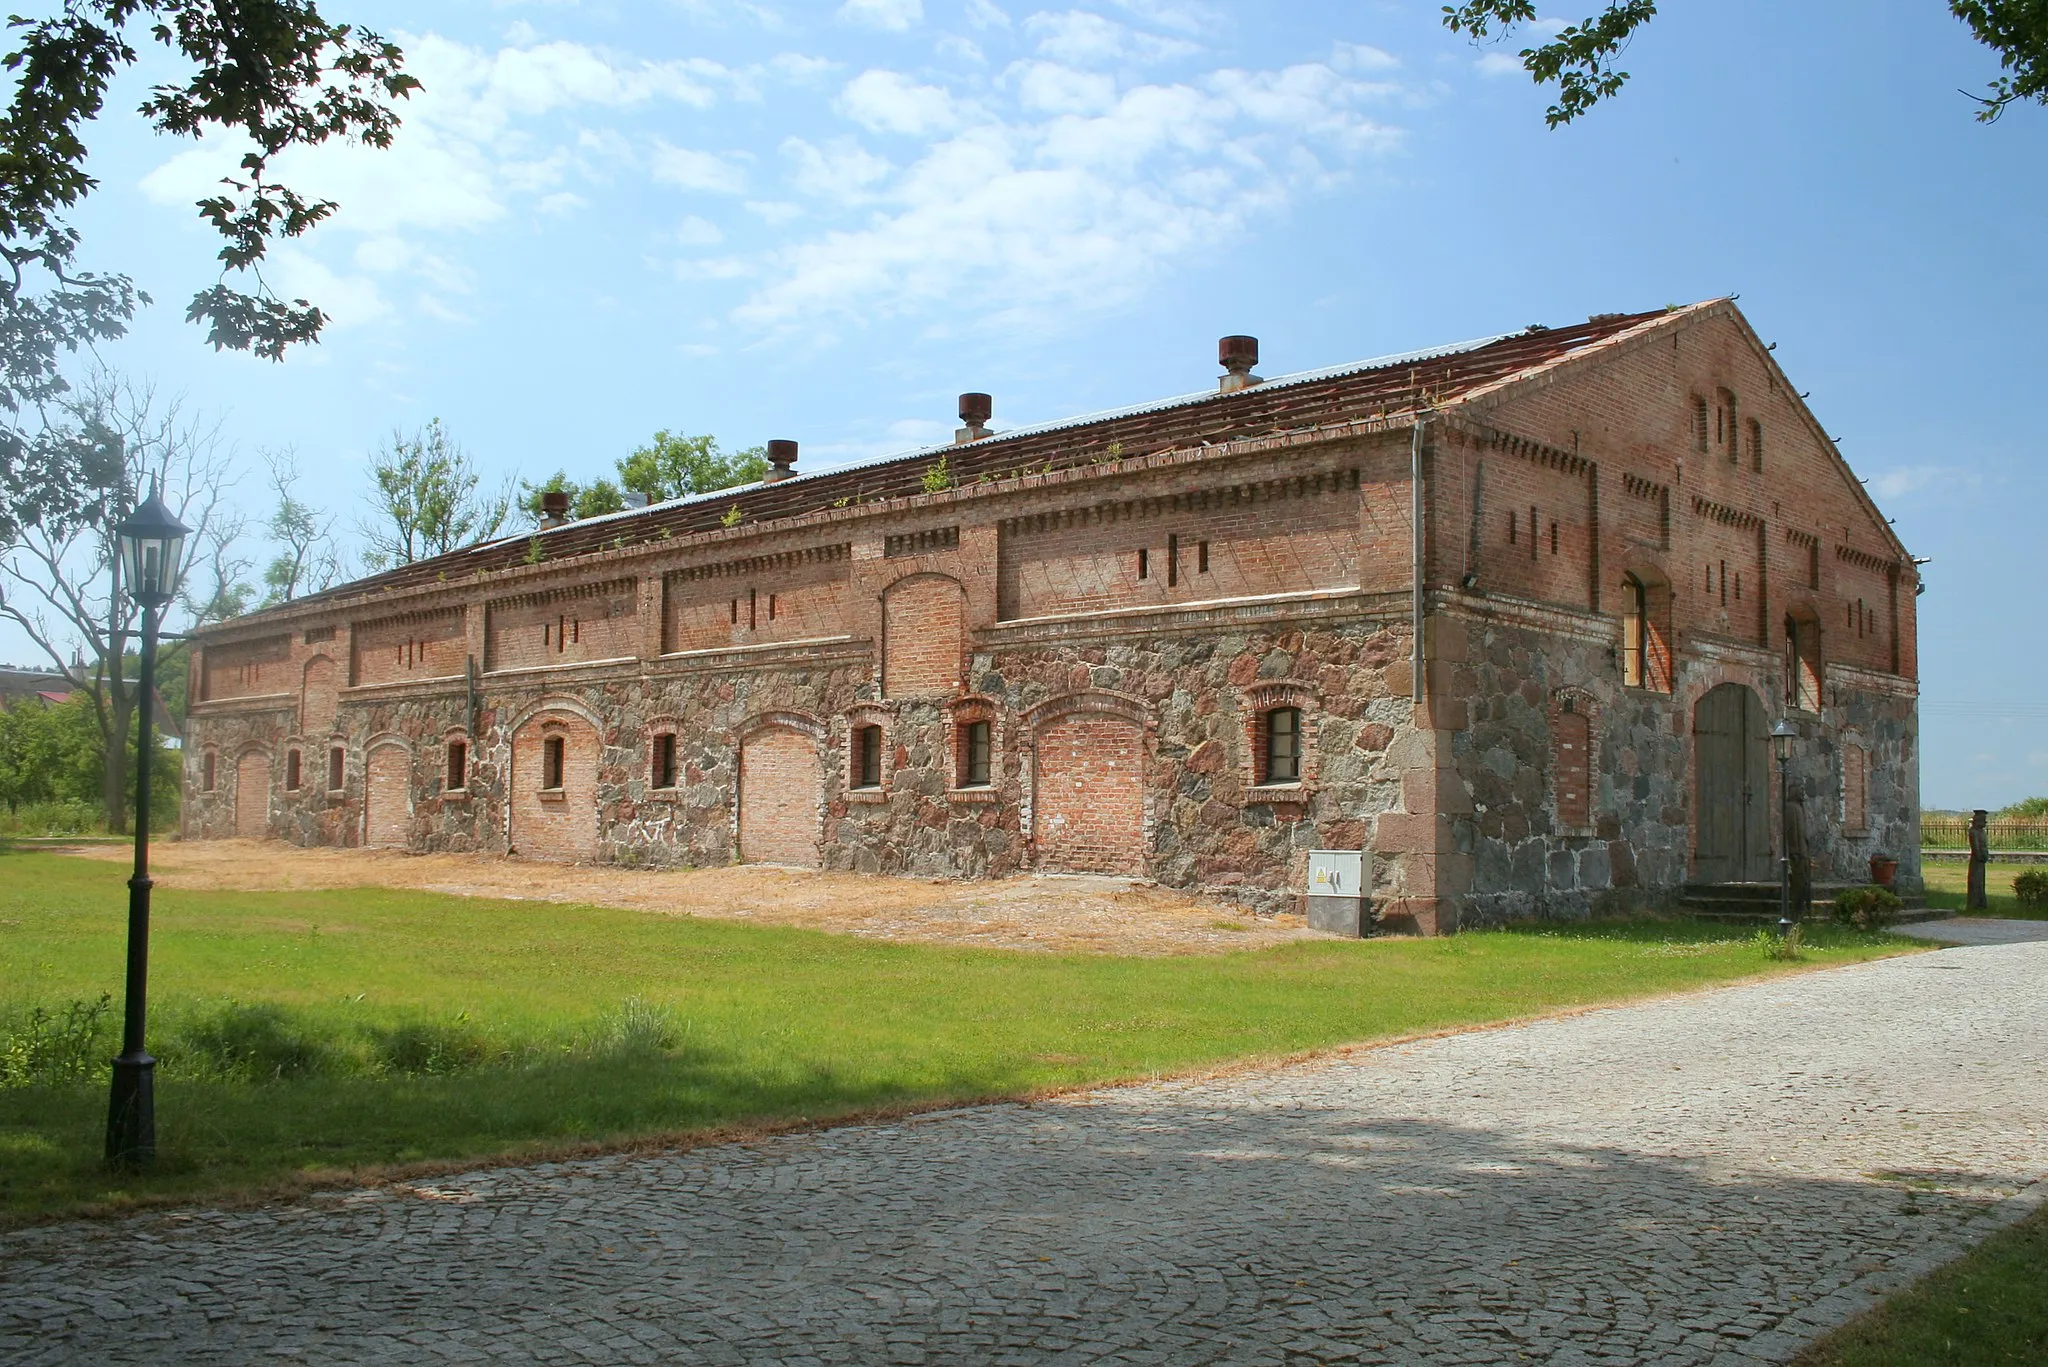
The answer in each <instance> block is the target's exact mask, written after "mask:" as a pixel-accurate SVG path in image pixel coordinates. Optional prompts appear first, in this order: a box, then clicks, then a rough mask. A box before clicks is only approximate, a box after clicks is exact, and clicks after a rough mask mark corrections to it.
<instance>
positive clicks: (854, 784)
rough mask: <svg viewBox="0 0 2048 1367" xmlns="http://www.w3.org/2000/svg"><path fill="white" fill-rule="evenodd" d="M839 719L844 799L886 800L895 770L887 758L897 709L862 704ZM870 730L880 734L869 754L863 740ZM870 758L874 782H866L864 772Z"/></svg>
mask: <svg viewBox="0 0 2048 1367" xmlns="http://www.w3.org/2000/svg"><path fill="white" fill-rule="evenodd" d="M841 716H842V717H843V719H844V721H845V723H846V733H845V734H846V744H845V746H844V747H843V750H844V753H845V756H846V776H845V787H846V790H847V796H848V797H850V798H853V799H854V800H855V801H859V802H880V801H883V800H885V799H886V797H887V795H888V791H889V775H890V772H891V771H892V770H893V769H894V767H895V766H894V765H893V764H891V763H890V759H891V756H892V755H893V753H894V750H895V742H896V709H895V708H894V707H893V706H891V705H890V704H888V703H885V702H862V703H855V704H854V705H853V706H851V707H849V708H847V709H846V711H845V712H844V713H842V714H841ZM870 728H873V729H874V730H876V731H879V732H881V736H880V738H879V739H876V740H874V741H873V744H874V745H875V746H876V749H875V750H874V752H873V753H872V755H871V754H870V752H868V751H867V750H865V749H864V748H863V747H864V746H865V745H866V744H868V743H869V742H868V740H866V739H864V737H865V736H866V733H867V732H868V730H869V729H870ZM820 739H822V737H821V738H820ZM870 759H872V761H873V777H874V780H875V781H874V782H873V783H869V782H868V781H867V778H868V775H867V774H866V773H864V772H863V769H864V766H866V765H867V764H868V762H869V761H870Z"/></svg>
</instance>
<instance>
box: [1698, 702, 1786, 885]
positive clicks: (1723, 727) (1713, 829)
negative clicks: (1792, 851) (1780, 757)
mask: <svg viewBox="0 0 2048 1367" xmlns="http://www.w3.org/2000/svg"><path fill="white" fill-rule="evenodd" d="M1692 738H1693V780H1694V793H1695V802H1694V813H1693V831H1694V840H1693V876H1694V877H1695V878H1697V879H1698V880H1699V881H1700V882H1702V883H1732V882H1768V881H1769V880H1770V879H1771V877H1772V870H1771V826H1770V820H1771V769H1770V764H1771V745H1770V736H1769V733H1768V732H1767V731H1766V729H1765V726H1764V705H1763V703H1762V701H1761V700H1759V699H1758V697H1757V695H1756V692H1755V691H1754V690H1753V689H1750V688H1747V687H1745V686H1744V685H1742V684H1732V683H1731V684H1722V685H1721V686H1720V687H1718V688H1715V689H1712V690H1710V691H1709V692H1708V693H1707V695H1706V696H1705V697H1703V698H1701V699H1700V700H1699V704H1698V706H1696V707H1695V708H1694V709H1693V723H1692Z"/></svg>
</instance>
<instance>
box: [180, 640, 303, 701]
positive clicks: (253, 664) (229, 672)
mask: <svg viewBox="0 0 2048 1367" xmlns="http://www.w3.org/2000/svg"><path fill="white" fill-rule="evenodd" d="M291 658H292V638H291V637H290V636H265V637H262V638H260V639H258V640H254V641H237V642H235V643H234V644H232V645H222V646H214V647H212V648H210V649H208V650H207V651H206V652H205V654H204V655H203V656H202V657H201V660H200V697H201V698H202V699H203V700H205V701H207V702H213V701H216V700H219V699H224V698H249V697H257V696H261V695H265V694H271V693H289V692H291V691H292V688H293V685H294V684H295V683H296V682H297V681H296V679H294V678H293V669H292V663H291Z"/></svg>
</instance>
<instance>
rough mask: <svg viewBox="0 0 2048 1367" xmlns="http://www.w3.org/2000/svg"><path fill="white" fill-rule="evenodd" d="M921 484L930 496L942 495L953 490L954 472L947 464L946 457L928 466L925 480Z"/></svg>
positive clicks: (941, 457)
mask: <svg viewBox="0 0 2048 1367" xmlns="http://www.w3.org/2000/svg"><path fill="white" fill-rule="evenodd" d="M920 482H921V483H922V484H923V485H924V491H925V492H926V493H928V494H942V493H944V492H946V490H948V489H950V488H952V487H953V470H952V467H951V466H949V465H948V464H947V463H946V457H945V456H940V457H939V458H938V459H937V460H935V461H933V462H932V463H931V464H930V465H929V466H927V467H926V468H925V472H924V478H923V480H921V481H920Z"/></svg>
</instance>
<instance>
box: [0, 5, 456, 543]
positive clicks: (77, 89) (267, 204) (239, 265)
mask: <svg viewBox="0 0 2048 1367" xmlns="http://www.w3.org/2000/svg"><path fill="white" fill-rule="evenodd" d="M46 8H48V9H50V10H53V11H55V12H54V13H49V14H46V15H45V16H44V17H42V18H34V17H27V18H24V17H21V16H15V17H13V18H12V19H11V20H10V21H9V25H8V26H9V28H10V29H11V30H12V31H13V42H14V46H13V49H12V51H10V52H8V53H7V54H6V55H5V57H4V58H0V62H4V64H5V66H6V68H7V70H8V71H10V72H11V73H13V77H14V90H13V97H12V99H11V100H10V101H9V102H8V105H7V108H6V111H5V113H4V114H0V493H4V495H5V497H4V498H0V506H5V508H6V510H7V513H8V515H9V516H18V512H19V510H21V509H24V508H26V509H27V510H28V511H29V512H30V513H31V514H32V515H37V514H39V515H54V514H59V513H66V512H70V511H75V510H76V509H77V508H80V507H84V506H86V505H90V504H93V503H95V502H96V500H97V497H98V493H99V491H102V490H104V489H105V488H106V487H107V483H106V477H107V474H108V472H107V471H106V470H105V469H104V468H102V467H100V466H96V465H91V464H90V462H89V461H88V464H87V466H86V467H84V468H81V467H80V466H79V464H78V463H77V462H78V461H79V460H80V459H81V458H89V457H91V456H92V455H93V454H94V447H95V443H94V442H93V441H92V440H91V435H90V434H84V435H83V436H82V437H81V435H80V434H78V433H75V432H72V431H68V430H66V429H64V428H62V427H60V428H58V429H57V430H44V431H37V430H35V429H34V428H33V427H25V426H24V425H23V423H24V420H25V418H27V417H31V416H32V417H34V418H38V419H40V418H42V417H44V416H45V413H46V408H47V406H49V405H52V404H56V403H58V402H59V401H60V400H61V399H62V397H63V396H64V394H65V393H66V392H67V390H68V388H69V384H68V382H67V380H66V379H65V377H64V375H63V373H62V364H63V358H64V356H65V355H66V354H68V353H75V352H77V351H78V350H79V349H80V348H81V347H85V348H90V347H92V346H93V344H95V343H97V342H101V341H106V340H109V339H111V338H115V337H119V336H121V335H122V334H123V333H124V332H125V331H126V330H127V325H128V322H129V320H130V319H131V318H132V317H133V316H134V313H135V309H136V306H137V305H138V304H139V303H144V302H147V297H146V296H144V295H143V294H142V293H141V292H140V291H138V290H137V289H136V288H135V285H134V282H133V281H131V280H130V279H129V278H128V277H127V276H125V275H119V274H110V273H106V272H101V271H94V270H88V269H85V268H84V267H82V266H81V265H80V264H79V263H78V260H77V258H78V248H79V245H80V240H81V239H80V235H79V232H78V230H77V229H76V228H75V227H73V226H72V225H71V223H70V221H69V218H68V215H69V213H70V212H71V211H72V210H73V209H75V208H76V207H77V204H78V202H79V201H80V200H81V199H83V198H84V197H85V196H86V195H88V194H90V193H91V192H92V191H93V189H95V188H96V186H97V185H98V182H97V181H96V180H95V179H94V178H93V177H92V176H91V175H88V174H87V172H86V169H85V166H86V158H87V152H88V149H87V147H86V142H85V138H86V125H88V124H90V123H92V122H93V121H94V120H96V119H97V118H98V117H99V115H100V113H101V110H102V107H103V106H104V104H105V100H106V95H107V89H108V87H109V85H110V84H111V83H112V82H113V80H114V79H115V78H116V77H117V76H118V75H120V73H121V72H122V71H123V70H125V69H126V68H128V67H132V66H135V65H136V64H137V63H138V62H139V61H140V60H141V54H140V53H139V52H138V51H137V49H136V47H135V41H136V40H139V37H140V35H143V34H146V35H147V38H148V40H150V41H153V42H155V43H156V44H158V45H160V46H161V47H163V48H165V49H167V50H168V52H169V53H170V55H171V59H172V61H173V62H177V63H181V64H182V65H180V66H179V68H178V70H177V72H176V73H175V74H172V73H170V72H168V71H167V72H166V75H167V77H168V79H165V80H163V81H161V82H159V83H158V84H156V85H154V86H152V87H151V88H150V92H149V96H148V98H147V99H145V100H144V101H143V102H142V104H141V106H140V108H139V110H138V112H139V113H140V114H141V116H142V117H143V119H144V120H146V121H147V122H148V123H149V125H150V126H151V127H152V128H153V129H155V130H156V131H157V132H159V133H169V134H173V135H176V136H180V137H190V138H198V137H200V136H202V135H204V134H206V133H209V132H214V133H225V134H228V135H229V136H231V137H236V138H238V139H239V140H240V142H241V144H242V145H243V146H244V147H245V148H246V149H247V150H246V151H245V152H244V154H243V156H242V158H241V162H240V171H239V173H238V174H237V176H235V177H233V178H230V179H228V180H225V181H224V182H223V187H224V189H223V193H220V194H216V195H210V196H208V197H207V198H205V199H202V200H199V201H198V202H197V208H198V210H199V216H200V217H201V218H202V219H204V220H205V221H206V222H207V223H208V224H210V225H212V227H213V228H214V229H215V230H216V231H217V232H218V233H219V234H220V235H221V238H222V246H221V248H220V250H219V253H218V256H219V260H220V262H221V274H220V277H219V278H218V279H217V280H216V281H215V283H214V284H213V285H211V286H209V287H208V288H206V289H204V290H201V291H200V292H199V293H198V294H197V295H195V296H194V297H193V299H192V301H191V303H190V304H189V306H188V307H187V309H186V317H187V319H188V320H189V321H191V322H194V323H201V324H204V325H205V326H206V328H207V337H208V340H209V341H211V342H212V343H213V345H214V346H215V348H217V349H222V348H227V349H234V350H238V351H250V352H253V353H255V354H256V355H258V356H263V357H267V358H269V359H271V360H277V359H280V358H282V357H283V355H284V352H285V349H286V348H287V347H289V346H291V345H293V344H295V343H300V342H311V341H314V340H316V339H317V338H318V337H319V335H320V329H321V326H322V325H323V324H324V323H325V322H326V317H325V315H324V314H322V313H321V312H320V310H319V309H318V308H317V307H315V306H314V305H313V304H311V303H309V302H307V301H306V300H304V299H294V300H291V301H289V302H286V301H285V300H282V299H279V298H278V297H277V296H276V295H275V294H273V293H272V292H271V290H270V288H269V286H268V285H267V284H265V283H264V280H263V276H262V272H261V264H262V261H263V257H264V253H265V251H266V249H267V248H268V247H269V246H270V244H271V243H272V241H274V240H279V239H284V238H294V237H298V236H300V235H302V234H304V233H305V232H307V231H308V230H309V229H311V228H312V227H313V226H314V225H316V224H317V223H319V222H320V221H321V220H322V219H324V218H326V217H327V216H328V215H329V214H331V213H333V212H334V210H335V208H336V206H335V204H334V203H333V202H331V201H328V200H309V199H307V198H306V197H305V196H304V195H302V194H300V193H299V192H298V191H296V190H294V189H292V188H291V187H290V186H289V185H286V184H283V183H282V182H280V181H278V180H277V179H276V178H274V176H273V175H272V174H271V170H270V166H271V162H272V160H273V159H274V158H276V157H277V156H278V155H279V154H280V153H282V152H285V151H287V150H289V149H291V148H294V147H307V146H312V145H315V144H318V143H323V142H325V141H327V140H328V139H329V138H333V137H347V138H352V139H355V140H356V141H359V142H362V143H365V144H367V145H369V146H371V147H379V148H381V147H388V146H389V145H390V143H391V137H392V134H393V133H394V132H395V131H396V129H397V127H398V116H397V115H396V113H395V112H394V111H393V103H394V102H395V101H397V100H399V99H403V98H406V97H408V96H410V94H411V93H412V92H413V91H414V90H416V89H418V88H419V82H418V81H417V80H415V79H414V78H413V77H411V76H409V75H407V74H406V73H405V72H404V70H403V63H404V55H403V54H402V53H401V52H400V51H399V50H398V48H397V47H395V46H393V45H392V44H390V43H388V42H386V41H384V40H383V39H382V38H381V37H379V36H378V35H376V34H375V33H371V32H369V31H367V30H360V29H356V28H353V27H352V26H350V25H347V24H336V23H333V22H330V21H329V20H328V19H326V18H325V17H324V16H323V15H322V14H321V13H320V11H319V9H318V6H317V4H316V0H235V3H233V4H223V3H219V0H65V2H64V3H63V4H61V5H57V4H54V3H52V4H49V5H47V6H46ZM154 65H155V64H154V63H152V66H153V67H154ZM231 280H232V281H233V282H234V284H231V283H230V281H231ZM244 281H247V282H250V283H251V284H252V285H253V290H252V291H249V292H245V291H244V290H242V289H238V288H235V284H240V283H242V282H244ZM11 531H12V527H11V526H8V525H0V536H5V535H7V534H10V533H11Z"/></svg>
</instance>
